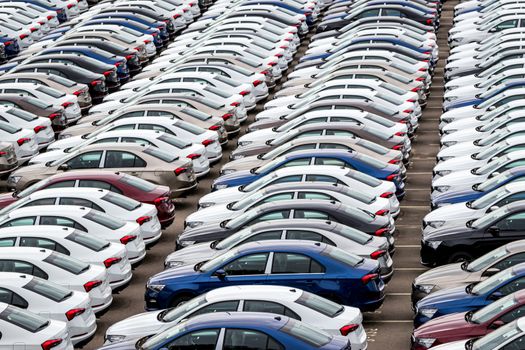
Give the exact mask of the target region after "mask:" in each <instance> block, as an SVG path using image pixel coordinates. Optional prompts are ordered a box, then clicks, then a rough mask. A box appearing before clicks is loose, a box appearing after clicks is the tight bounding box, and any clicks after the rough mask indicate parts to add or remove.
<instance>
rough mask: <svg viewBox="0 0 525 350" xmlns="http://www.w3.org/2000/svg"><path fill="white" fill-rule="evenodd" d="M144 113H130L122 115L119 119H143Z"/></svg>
mask: <svg viewBox="0 0 525 350" xmlns="http://www.w3.org/2000/svg"><path fill="white" fill-rule="evenodd" d="M143 116H144V111H135V112H129V113H124V114H122V115H121V116H120V117H119V118H118V119H121V118H133V117H143Z"/></svg>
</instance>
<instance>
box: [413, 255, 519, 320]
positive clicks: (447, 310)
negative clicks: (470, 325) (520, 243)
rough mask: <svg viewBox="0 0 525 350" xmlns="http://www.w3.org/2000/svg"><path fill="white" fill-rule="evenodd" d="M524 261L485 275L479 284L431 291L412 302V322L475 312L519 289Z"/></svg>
mask: <svg viewBox="0 0 525 350" xmlns="http://www.w3.org/2000/svg"><path fill="white" fill-rule="evenodd" d="M524 271H525V264H523V263H522V264H518V265H514V266H513V267H510V268H508V269H506V270H503V271H501V272H498V273H497V274H495V275H493V276H491V277H489V278H487V279H486V280H484V281H482V282H479V283H477V284H476V283H472V284H469V285H468V286H466V287H465V286H460V287H454V288H446V289H442V290H440V291H437V292H435V293H432V294H430V295H428V296H426V297H424V298H423V299H421V300H420V301H419V302H418V303H417V304H416V316H415V318H414V325H415V326H416V327H419V326H421V325H422V324H423V323H425V322H428V321H430V320H432V319H435V318H437V317H439V316H444V315H448V314H451V313H455V312H466V311H476V310H478V309H480V308H482V307H484V306H487V305H489V304H491V303H492V302H494V301H496V300H498V299H501V298H502V297H504V296H507V295H509V294H512V293H514V292H517V291H519V290H522V289H523V287H524V286H525V285H524V278H523V273H524Z"/></svg>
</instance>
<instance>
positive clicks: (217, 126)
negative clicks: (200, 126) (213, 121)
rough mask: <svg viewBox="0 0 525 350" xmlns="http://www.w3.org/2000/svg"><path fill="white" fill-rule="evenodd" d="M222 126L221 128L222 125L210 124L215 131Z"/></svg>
mask: <svg viewBox="0 0 525 350" xmlns="http://www.w3.org/2000/svg"><path fill="white" fill-rule="evenodd" d="M220 128H221V126H220V125H212V126H210V130H213V131H217V130H219V129H220Z"/></svg>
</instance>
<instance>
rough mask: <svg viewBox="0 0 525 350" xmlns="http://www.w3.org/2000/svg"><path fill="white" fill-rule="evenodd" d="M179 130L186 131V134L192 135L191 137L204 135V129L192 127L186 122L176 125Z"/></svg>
mask: <svg viewBox="0 0 525 350" xmlns="http://www.w3.org/2000/svg"><path fill="white" fill-rule="evenodd" d="M176 125H177V126H178V127H179V128H181V129H183V130H186V131H187V132H189V133H192V134H193V135H201V134H204V133H205V132H206V129H203V128H201V127H198V126H196V125H193V124H190V123H187V122H183V121H181V122H178V123H177V124H176Z"/></svg>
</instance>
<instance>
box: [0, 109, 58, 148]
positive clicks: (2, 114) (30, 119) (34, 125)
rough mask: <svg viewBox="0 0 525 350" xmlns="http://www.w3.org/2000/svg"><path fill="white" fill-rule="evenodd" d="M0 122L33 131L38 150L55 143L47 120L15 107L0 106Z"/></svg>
mask: <svg viewBox="0 0 525 350" xmlns="http://www.w3.org/2000/svg"><path fill="white" fill-rule="evenodd" d="M0 121H3V122H6V123H10V124H11V125H12V126H14V127H20V128H22V129H30V130H31V129H33V131H34V132H35V138H36V142H37V143H38V149H39V150H41V149H42V148H45V147H47V146H49V145H50V144H51V142H53V141H55V133H54V132H53V128H52V126H51V120H49V119H48V118H43V117H38V116H36V115H35V114H33V113H30V112H26V111H24V110H22V109H19V108H16V107H11V106H0Z"/></svg>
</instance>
